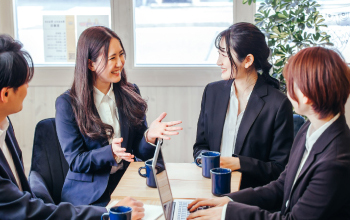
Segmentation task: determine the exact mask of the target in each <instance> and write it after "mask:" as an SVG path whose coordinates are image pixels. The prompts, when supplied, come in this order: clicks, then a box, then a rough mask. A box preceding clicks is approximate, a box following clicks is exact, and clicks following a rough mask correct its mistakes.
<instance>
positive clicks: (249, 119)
mask: <svg viewBox="0 0 350 220" xmlns="http://www.w3.org/2000/svg"><path fill="white" fill-rule="evenodd" d="M266 95H267V85H266V83H265V82H264V80H263V79H262V78H261V77H260V76H259V77H258V80H257V82H256V84H255V86H254V89H253V91H252V94H251V95H250V98H249V101H248V104H247V107H246V109H245V111H244V115H243V118H242V123H241V125H240V126H239V129H238V133H237V139H236V145H235V151H234V152H235V154H240V153H241V150H242V148H243V144H244V141H245V138H246V136H247V134H248V132H249V130H250V128H251V127H252V125H253V123H254V121H255V119H256V118H257V117H258V115H259V113H260V112H261V110H262V108H263V107H264V105H265V101H264V100H262V99H261V97H263V96H266Z"/></svg>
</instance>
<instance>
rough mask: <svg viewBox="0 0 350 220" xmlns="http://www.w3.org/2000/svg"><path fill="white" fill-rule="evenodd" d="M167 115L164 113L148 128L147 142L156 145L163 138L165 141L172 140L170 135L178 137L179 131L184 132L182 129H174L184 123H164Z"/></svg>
mask: <svg viewBox="0 0 350 220" xmlns="http://www.w3.org/2000/svg"><path fill="white" fill-rule="evenodd" d="M165 116H166V113H165V112H163V113H162V114H160V115H159V117H158V118H157V119H156V120H154V121H153V122H152V123H151V125H150V126H149V128H148V132H147V134H146V137H147V141H148V142H150V143H155V142H156V139H157V138H162V139H164V140H170V137H168V136H170V135H178V134H179V132H177V131H179V130H182V127H173V126H174V125H178V124H181V123H182V121H170V122H162V120H163V119H164V118H165Z"/></svg>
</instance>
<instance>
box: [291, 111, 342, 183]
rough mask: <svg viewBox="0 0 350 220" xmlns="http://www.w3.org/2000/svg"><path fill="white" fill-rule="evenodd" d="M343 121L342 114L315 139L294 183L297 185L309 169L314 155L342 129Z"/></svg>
mask: <svg viewBox="0 0 350 220" xmlns="http://www.w3.org/2000/svg"><path fill="white" fill-rule="evenodd" d="M344 123H346V122H345V116H344V115H341V116H339V118H338V119H337V120H336V121H335V122H333V124H331V125H330V126H329V127H328V128H327V129H326V130H325V131H324V132H323V133H322V134H321V136H320V137H319V138H318V139H317V141H316V142H315V144H314V145H313V147H312V149H311V152H310V154H309V156H308V158H307V159H306V161H305V164H304V166H303V168H302V169H301V171H300V174H299V176H298V179H297V180H296V182H295V185H297V183H298V180H300V179H301V178H302V176H303V175H304V174H305V172H306V171H307V170H308V169H309V167H310V166H311V164H312V163H313V162H314V160H315V157H316V155H317V154H319V153H321V152H322V151H323V150H324V149H325V148H326V147H327V146H328V144H329V143H330V142H331V141H332V140H333V139H334V138H336V137H337V136H338V135H339V134H340V133H341V132H342V131H343V126H344Z"/></svg>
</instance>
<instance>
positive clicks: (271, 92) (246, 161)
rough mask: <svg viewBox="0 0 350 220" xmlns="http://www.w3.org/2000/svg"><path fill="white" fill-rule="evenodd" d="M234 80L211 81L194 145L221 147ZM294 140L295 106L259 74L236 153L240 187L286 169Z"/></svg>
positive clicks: (259, 183)
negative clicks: (240, 175) (240, 180)
mask: <svg viewBox="0 0 350 220" xmlns="http://www.w3.org/2000/svg"><path fill="white" fill-rule="evenodd" d="M232 82H233V80H229V81H225V80H223V81H218V82H213V83H210V84H208V85H207V86H206V87H205V89H204V93H203V98H202V106H201V112H200V115H199V119H198V125H197V138H196V143H195V144H194V146H193V157H194V158H195V159H196V158H197V157H198V156H199V155H200V153H201V152H203V151H208V150H210V151H219V152H220V146H221V139H222V131H223V127H224V122H225V117H226V112H227V107H228V104H229V100H230V91H231V86H232ZM292 143H293V110H292V105H291V103H290V102H289V100H288V98H287V97H286V96H285V95H284V94H283V93H282V92H280V91H279V90H277V89H275V88H273V87H272V86H270V85H268V84H267V83H266V82H265V80H264V79H263V78H262V77H261V76H259V77H258V80H257V82H256V84H255V86H254V88H253V91H252V93H251V95H250V98H249V101H248V104H247V107H246V109H245V112H244V115H243V118H242V122H241V125H240V127H239V130H238V134H237V139H236V146H235V151H234V155H233V156H237V157H239V159H240V165H241V169H240V170H239V171H240V172H242V182H241V189H244V188H247V187H255V186H262V185H265V184H267V183H269V182H271V181H272V180H275V179H277V178H278V176H279V175H280V173H281V172H282V171H283V170H284V168H285V166H286V164H287V162H288V156H289V152H290V148H291V146H292Z"/></svg>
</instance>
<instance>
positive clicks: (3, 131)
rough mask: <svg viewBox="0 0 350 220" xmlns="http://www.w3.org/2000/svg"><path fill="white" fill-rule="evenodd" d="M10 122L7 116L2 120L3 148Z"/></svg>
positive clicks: (0, 137)
mask: <svg viewBox="0 0 350 220" xmlns="http://www.w3.org/2000/svg"><path fill="white" fill-rule="evenodd" d="M9 125H10V123H9V121H8V119H7V118H5V119H4V120H3V121H2V122H0V146H1V148H2V147H3V146H4V142H5V137H6V131H7V129H8V127H9Z"/></svg>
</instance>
